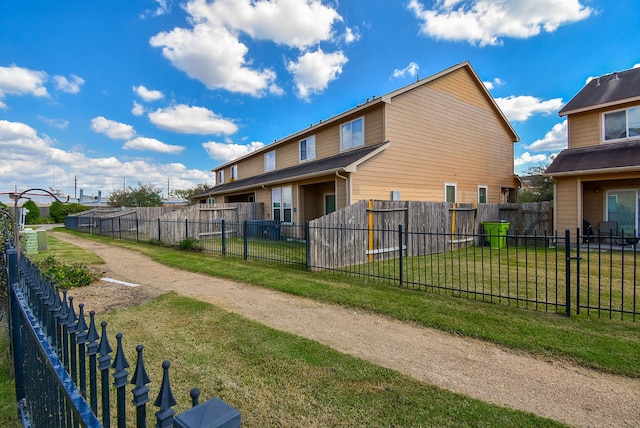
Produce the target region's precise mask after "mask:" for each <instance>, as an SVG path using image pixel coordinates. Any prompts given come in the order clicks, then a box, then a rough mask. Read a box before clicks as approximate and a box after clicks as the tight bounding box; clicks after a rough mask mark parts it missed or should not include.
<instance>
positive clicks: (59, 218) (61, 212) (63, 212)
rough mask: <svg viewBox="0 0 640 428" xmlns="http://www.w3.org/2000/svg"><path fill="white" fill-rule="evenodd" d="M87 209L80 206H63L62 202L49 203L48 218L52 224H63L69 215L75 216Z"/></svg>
mask: <svg viewBox="0 0 640 428" xmlns="http://www.w3.org/2000/svg"><path fill="white" fill-rule="evenodd" d="M88 209H89V208H87V207H85V206H84V205H80V204H63V203H62V202H58V201H55V202H53V203H51V207H50V208H49V216H50V217H51V219H52V220H53V222H54V223H64V219H65V218H66V217H67V216H68V215H69V214H76V213H80V212H82V211H87V210H88Z"/></svg>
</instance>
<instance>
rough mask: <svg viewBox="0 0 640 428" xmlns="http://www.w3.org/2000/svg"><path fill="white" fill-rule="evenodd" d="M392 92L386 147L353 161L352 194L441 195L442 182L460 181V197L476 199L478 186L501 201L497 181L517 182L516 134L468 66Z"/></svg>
mask: <svg viewBox="0 0 640 428" xmlns="http://www.w3.org/2000/svg"><path fill="white" fill-rule="evenodd" d="M432 83H438V85H437V86H436V87H437V88H438V89H442V88H455V93H456V94H455V95H452V94H450V93H446V92H442V91H441V90H435V89H433V87H432V84H428V85H424V86H421V87H418V88H415V89H414V90H412V91H409V92H406V93H403V94H401V95H399V96H397V97H395V98H393V99H392V101H391V104H389V105H388V106H387V109H386V113H385V116H386V134H387V135H386V137H387V139H388V140H389V142H390V143H391V144H390V147H389V148H387V149H386V150H385V151H384V152H383V153H382V154H380V155H378V156H376V157H374V158H373V159H371V160H369V161H367V162H366V163H365V164H363V165H361V167H359V168H358V173H357V178H356V179H355V180H354V184H353V200H358V198H359V197H361V196H365V195H367V194H372V195H375V197H380V198H384V199H388V198H389V195H390V191H391V190H399V191H400V192H401V195H400V197H401V199H403V200H428V201H442V200H444V183H445V182H447V183H456V184H457V200H458V202H476V201H477V198H478V185H479V184H482V185H487V186H488V202H490V203H497V202H500V197H501V187H515V183H514V178H513V137H512V135H511V134H510V133H509V132H508V131H507V128H506V127H505V126H504V125H503V122H502V118H501V117H500V115H499V114H498V113H497V112H496V111H495V109H494V108H493V106H492V105H491V103H490V101H489V100H488V99H487V98H486V97H485V96H484V94H483V92H482V90H481V89H480V88H478V86H477V85H476V84H475V83H474V81H473V80H472V78H471V76H470V74H469V73H468V72H467V71H466V70H465V69H461V70H458V71H456V72H454V73H452V74H451V75H445V76H443V77H441V78H440V79H437V80H436V81H435V82H432Z"/></svg>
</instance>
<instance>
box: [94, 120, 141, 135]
mask: <svg viewBox="0 0 640 428" xmlns="http://www.w3.org/2000/svg"><path fill="white" fill-rule="evenodd" d="M91 130H92V131H94V132H97V133H99V134H104V135H106V136H107V137H109V138H111V139H112V140H128V139H130V138H131V137H133V136H134V135H135V134H136V131H135V130H134V129H133V126H131V125H127V124H125V123H120V122H116V121H114V120H109V119H106V118H104V117H102V116H98V117H94V118H93V119H91Z"/></svg>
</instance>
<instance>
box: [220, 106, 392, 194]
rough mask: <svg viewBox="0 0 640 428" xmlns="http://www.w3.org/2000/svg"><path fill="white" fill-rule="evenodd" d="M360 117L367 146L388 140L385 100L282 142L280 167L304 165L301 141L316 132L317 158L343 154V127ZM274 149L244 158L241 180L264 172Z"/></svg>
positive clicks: (278, 153)
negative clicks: (265, 161)
mask: <svg viewBox="0 0 640 428" xmlns="http://www.w3.org/2000/svg"><path fill="white" fill-rule="evenodd" d="M359 117H364V126H365V130H364V132H365V145H374V144H377V143H381V142H382V141H384V139H383V138H384V123H383V118H384V108H383V103H381V104H378V106H377V107H374V108H372V109H371V110H365V111H364V112H359V113H357V114H354V115H352V116H349V117H347V118H345V119H344V120H342V121H340V122H336V123H332V124H330V125H328V126H326V127H324V128H319V129H316V130H314V132H309V133H308V134H301V135H299V136H297V137H295V138H292V139H291V140H289V141H282V142H280V143H278V144H277V145H275V146H274V147H273V148H272V149H271V150H275V152H276V169H283V168H289V167H292V166H296V165H299V164H300V140H302V139H304V138H306V137H309V136H311V135H314V136H315V138H316V159H322V158H326V157H329V156H335V155H337V154H339V153H340V126H341V125H342V124H344V123H347V122H350V121H352V120H354V119H357V118H359ZM271 150H268V149H265V151H261V152H259V153H256V154H255V155H254V156H248V157H246V158H244V159H242V160H240V161H239V162H238V163H237V165H238V179H240V180H241V179H243V178H247V177H253V176H255V175H259V174H262V173H264V172H265V171H264V155H265V154H266V153H268V152H270V151H271ZM217 171H218V170H216V173H217ZM230 174H231V171H230V166H228V167H227V168H225V173H224V176H225V182H227V183H228V182H229V180H228V178H227V177H230V176H231V175H230Z"/></svg>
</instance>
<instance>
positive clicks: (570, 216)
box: [554, 177, 582, 234]
mask: <svg viewBox="0 0 640 428" xmlns="http://www.w3.org/2000/svg"><path fill="white" fill-rule="evenodd" d="M577 182H578V179H577V178H575V177H570V178H561V179H557V180H556V182H555V195H554V199H555V213H554V218H555V223H556V224H555V227H556V230H557V231H558V233H559V234H561V233H564V231H565V230H567V229H569V230H571V231H572V233H573V231H575V230H576V228H577V227H580V228H582V224H578V222H579V220H578V219H579V211H578V191H577V190H578V185H577Z"/></svg>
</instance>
